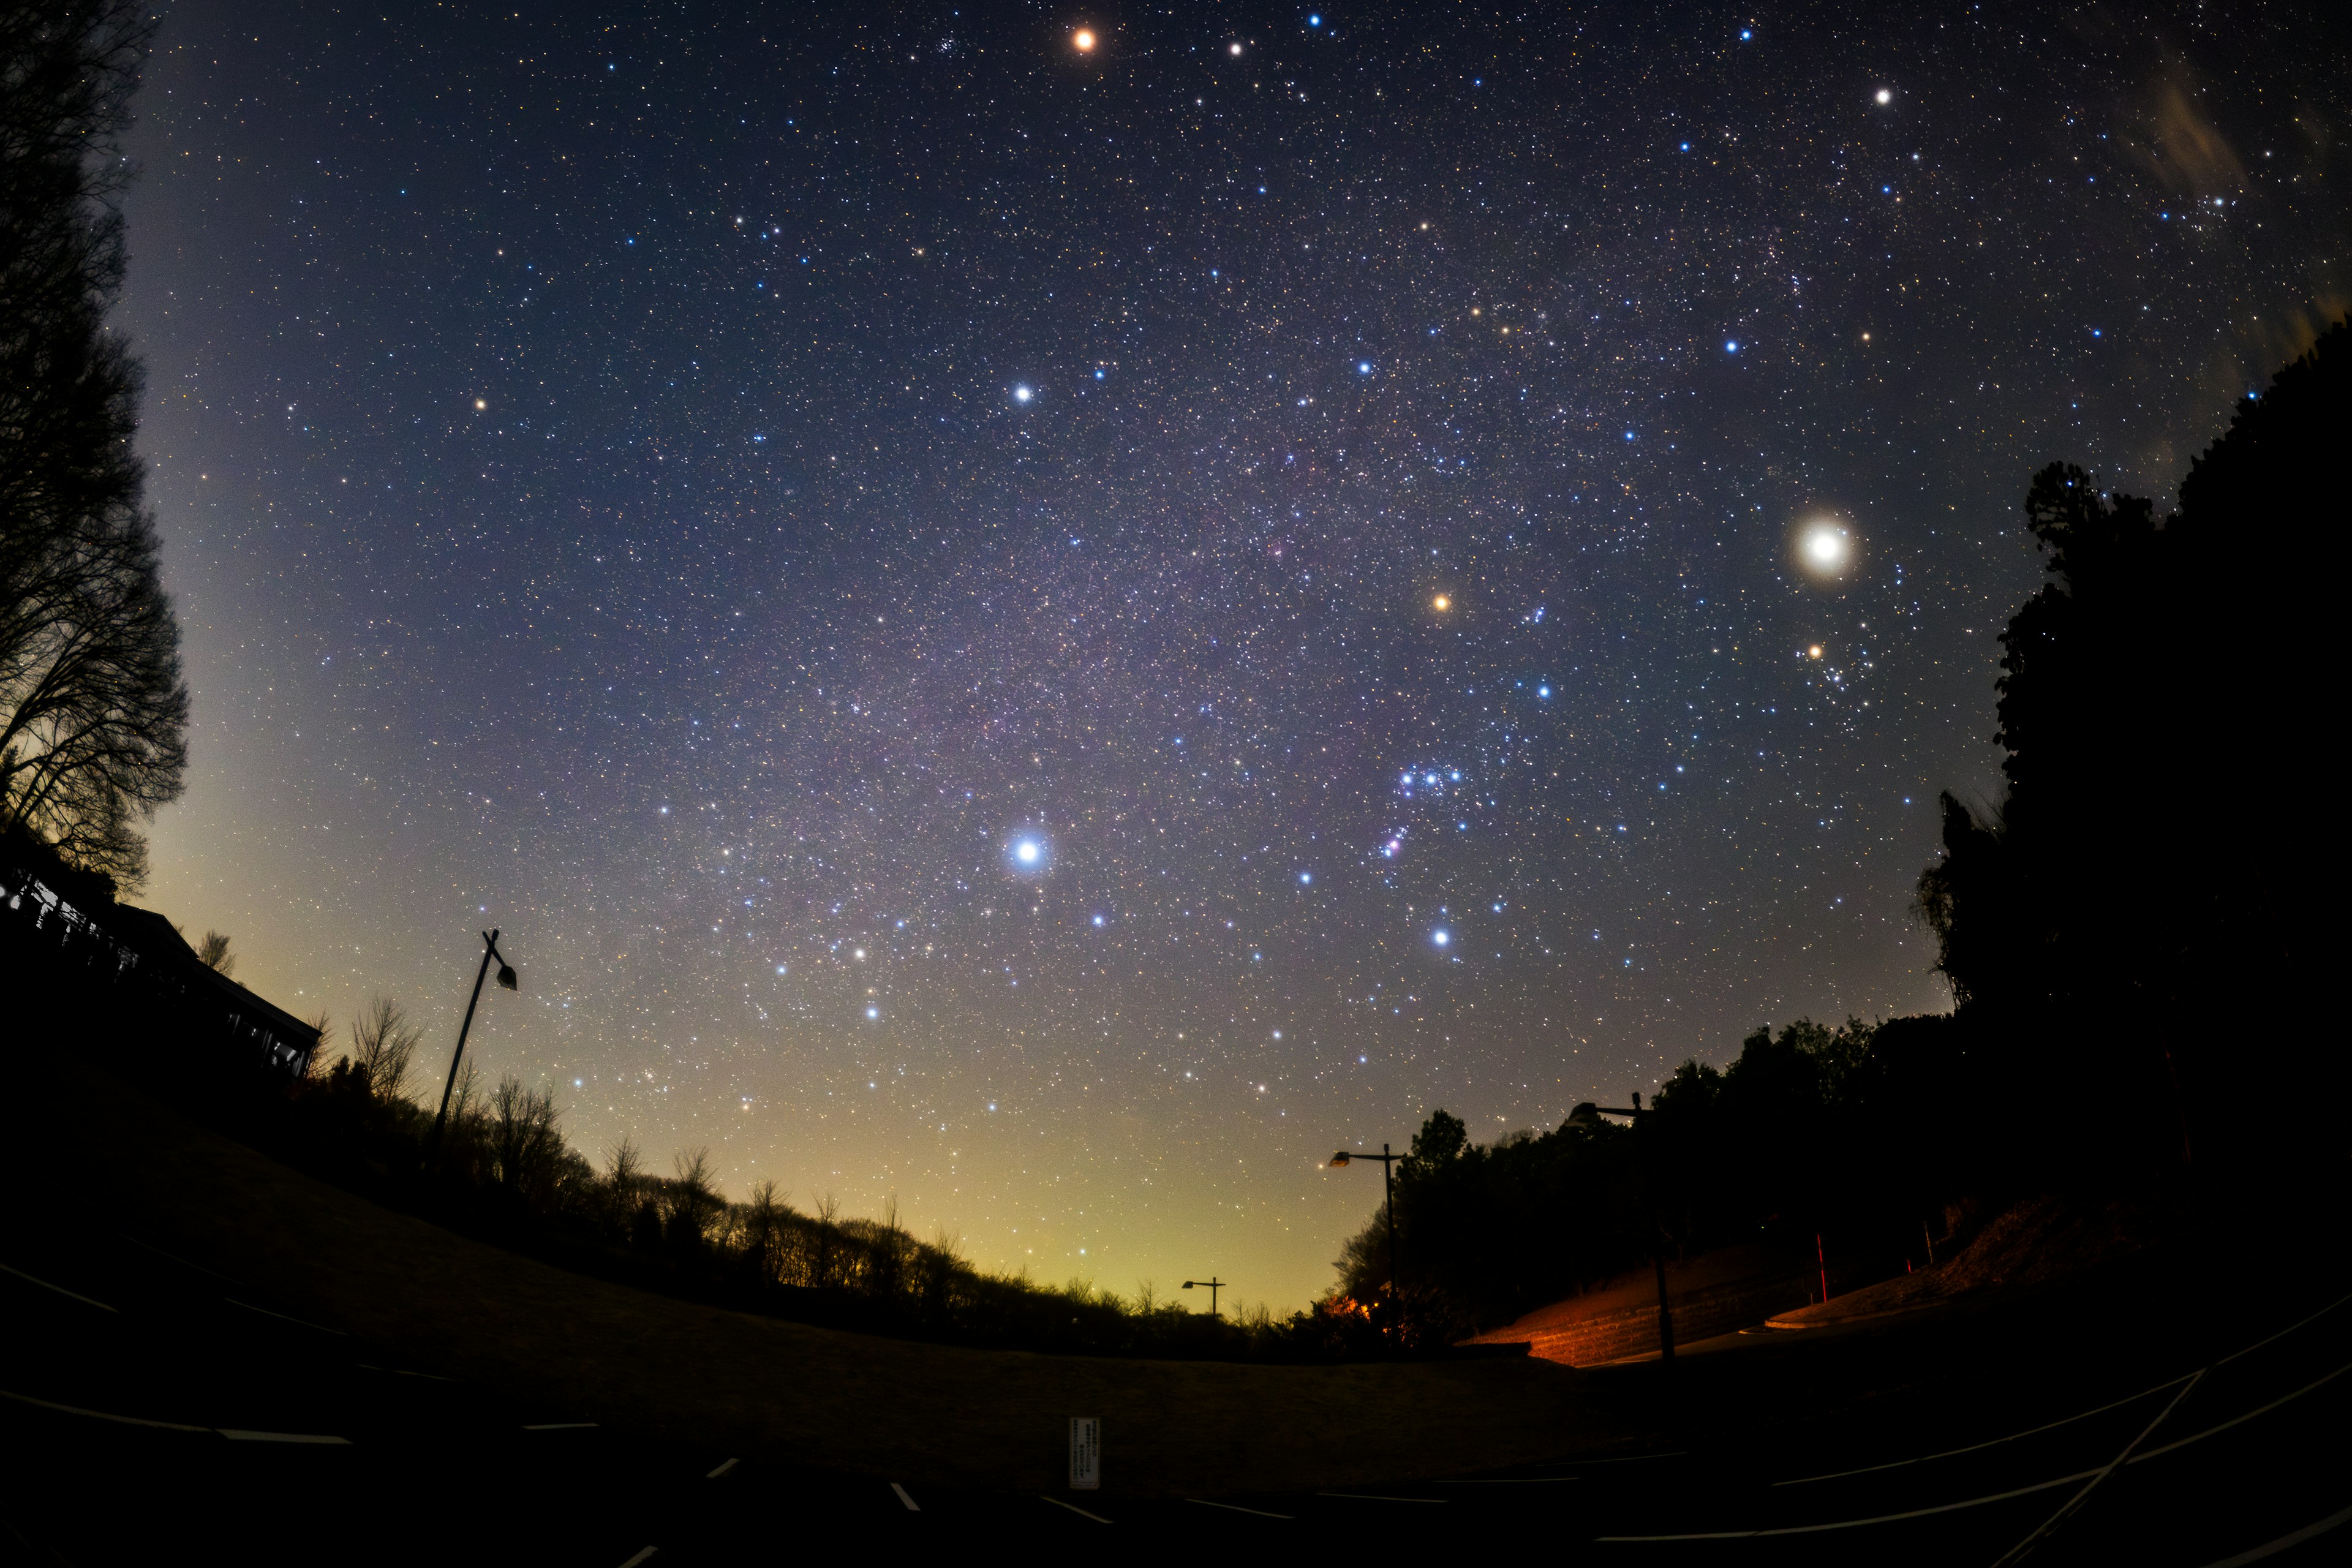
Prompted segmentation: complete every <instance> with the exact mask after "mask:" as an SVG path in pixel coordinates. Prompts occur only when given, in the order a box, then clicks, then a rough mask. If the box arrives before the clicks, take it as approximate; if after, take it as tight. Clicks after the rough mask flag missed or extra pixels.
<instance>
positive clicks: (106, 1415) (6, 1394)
mask: <svg viewBox="0 0 2352 1568" xmlns="http://www.w3.org/2000/svg"><path fill="white" fill-rule="evenodd" d="M0 1398H5V1399H14V1400H16V1401H18V1402H19V1403H21V1404H25V1405H39V1406H40V1407H41V1408H42V1409H44V1410H62V1411H64V1412H65V1413H66V1414H67V1415H87V1416H89V1417H90V1418H91V1419H92V1420H96V1421H113V1422H118V1423H120V1424H121V1425H122V1426H157V1427H161V1428H162V1429H163V1430H164V1431H166V1432H210V1431H213V1430H214V1428H213V1427H210V1426H189V1425H188V1424H187V1423H186V1422H184V1421H150V1420H148V1419H146V1418H145V1417H144V1416H141V1415H115V1414H113V1413H112V1412H111V1411H106V1410H85V1409H83V1408H82V1407H81V1406H80V1405H59V1404H58V1402H57V1401H56V1400H54V1399H36V1398H34V1397H33V1396H32V1395H31V1394H16V1393H12V1392H11V1391H9V1390H8V1389H5V1388H0Z"/></svg>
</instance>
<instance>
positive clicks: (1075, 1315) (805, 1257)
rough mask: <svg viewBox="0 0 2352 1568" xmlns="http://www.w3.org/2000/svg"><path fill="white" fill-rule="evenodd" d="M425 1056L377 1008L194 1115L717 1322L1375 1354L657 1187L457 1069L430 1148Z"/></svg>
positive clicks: (532, 1090)
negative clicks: (682, 1301) (337, 1040)
mask: <svg viewBox="0 0 2352 1568" xmlns="http://www.w3.org/2000/svg"><path fill="white" fill-rule="evenodd" d="M320 1023H321V1025H322V1026H324V1025H326V1023H327V1020H325V1019H323V1018H322V1019H320ZM421 1045H422V1037H421V1035H420V1034H419V1032H418V1031H417V1029H416V1028H415V1026H414V1025H413V1024H412V1023H411V1022H410V1021H409V1018H408V1016H407V1014H406V1012H405V1010H404V1009H403V1008H402V1007H401V1006H400V1005H398V1004H397V1003H395V1002H394V1001H392V1000H390V999H387V998H382V997H379V998H377V999H376V1000H374V1001H373V1002H372V1003H371V1004H370V1005H368V1006H367V1007H366V1008H365V1009H364V1010H362V1013H361V1014H360V1016H358V1017H356V1018H354V1019H353V1020H352V1022H351V1025H350V1032H349V1046H348V1048H347V1049H345V1050H343V1051H341V1053H336V1052H333V1051H331V1050H330V1049H328V1048H326V1047H323V1046H322V1047H321V1049H320V1052H319V1053H318V1054H317V1055H316V1056H315V1057H314V1058H313V1065H312V1068H311V1071H310V1074H309V1076H308V1077H306V1078H305V1079H303V1080H302V1081H301V1082H299V1083H298V1084H295V1085H293V1086H292V1087H291V1088H290V1089H284V1090H280V1091H278V1092H277V1093H274V1094H269V1095H262V1096H255V1095H252V1094H249V1093H247V1094H234V1095H230V1094H222V1095H215V1096H213V1097H211V1098H210V1099H209V1100H207V1101H206V1102H205V1104H204V1106H203V1109H205V1110H206V1111H207V1113H208V1117H209V1119H212V1120H215V1121H225V1122H226V1125H227V1126H228V1127H229V1129H230V1130H231V1131H235V1132H236V1133H237V1134H238V1135H239V1136H240V1137H243V1138H245V1139H246V1140H247V1141H248V1142H252V1143H254V1144H256V1145H257V1146H258V1147H261V1148H263V1149H264V1150H266V1151H267V1152H270V1153H273V1154H275V1155H278V1157H280V1158H282V1159H285V1160H287V1161H288V1162H289V1163H292V1164H295V1165H297V1166H298V1167H299V1168H302V1169H305V1170H307V1171H310V1173H314V1174H317V1175H320V1176H322V1177H324V1178H326V1179H328V1180H330V1181H332V1182H334V1183H336V1184H340V1185H342V1186H345V1187H347V1188H350V1189H352V1190H353V1191H355V1192H358V1193H360V1194H362V1195H364V1196H367V1197H371V1198H373V1199H375V1200H376V1201H378V1202H382V1203H384V1204H386V1205H390V1206H394V1207H398V1208H403V1209H406V1210H408V1211H410V1212H413V1213H415V1214H418V1215H422V1216H424V1217H426V1218H430V1219H432V1220H435V1221H436V1222H437V1223H440V1224H443V1225H445V1226H448V1227H450V1228H452V1229H455V1230H457V1231H459V1232H461V1233H464V1234H468V1235H472V1236H474V1237H478V1238H480V1239H483V1240H487V1241H491V1242H495V1243H497V1244H499V1245H501V1246H505V1247H510V1248H513V1249H515V1250H519V1251H521V1252H524V1253H527V1254H530V1255H532V1256H536V1257H539V1258H542V1259H544V1260H545V1261H548V1262H551V1263H555V1264H558V1265H560V1266H562V1267H565V1268H572V1269H574V1270H576V1271H579V1272H583V1273H587V1274H592V1275H597V1276H601V1277H604V1278H606V1279H615V1280H619V1281H622V1282H625V1283H628V1284H633V1285H637V1286H640V1287H644V1288H646V1289H656V1290H659V1291H663V1292H665V1293H667V1294H672V1295H678V1296H683V1297H686V1298H688V1299H690V1300H702V1301H707V1302H709V1303H712V1304H715V1305H720V1306H729V1307H735V1308H739V1309H742V1310H752V1311H760V1312H765V1313H769V1314H772V1315H776V1316H782V1317H788V1318H792V1319H795V1320H798V1321H807V1322H814V1323H821V1324H825V1325H829V1326H833V1327H839V1328H848V1329H855V1330H860V1331H869V1332H879V1333H887V1334H894V1335H900V1336H907V1337H915V1338H922V1339H929V1340H938V1341H943V1342H950V1343H956V1344H968V1345H977V1346H988V1347H1000V1348H1014V1349H1024V1350H1034V1351H1047V1352H1061V1353H1079V1354H1101V1355H1148V1356H1162V1357H1165V1356H1175V1357H1203V1358H1215V1359H1228V1360H1233V1359H1240V1360H1257V1359H1266V1360H1298V1359H1324V1358H1328V1357H1329V1356H1332V1355H1339V1354H1346V1353H1350V1352H1352V1351H1355V1350H1367V1351H1376V1350H1377V1349H1378V1348H1379V1342H1378V1340H1377V1336H1366V1335H1363V1334H1361V1333H1355V1334H1352V1335H1351V1334H1350V1332H1349V1328H1348V1326H1347V1325H1344V1324H1341V1325H1339V1326H1338V1327H1337V1328H1336V1329H1335V1328H1332V1327H1330V1326H1328V1325H1326V1324H1325V1323H1323V1322H1322V1321H1320V1320H1318V1318H1317V1317H1316V1315H1314V1314H1311V1313H1300V1314H1297V1315H1295V1316H1293V1317H1292V1318H1289V1319H1276V1317H1275V1316H1274V1315H1273V1314H1272V1313H1271V1312H1270V1311H1269V1310H1267V1309H1265V1307H1263V1306H1260V1307H1257V1308H1255V1309H1254V1310H1235V1309H1233V1308H1228V1309H1227V1310H1226V1311H1225V1313H1224V1314H1223V1316H1211V1315H1209V1314H1208V1313H1205V1312H1202V1311H1201V1310H1199V1309H1198V1308H1197V1307H1195V1306H1193V1305H1192V1304H1190V1303H1189V1301H1187V1300H1184V1299H1181V1298H1173V1299H1171V1296H1170V1295H1167V1294H1163V1293H1161V1292H1160V1290H1158V1289H1156V1288H1155V1287H1154V1286H1153V1285H1151V1284H1150V1283H1144V1284H1141V1285H1139V1286H1138V1288H1137V1289H1136V1290H1135V1291H1134V1292H1133V1293H1131V1294H1129V1295H1125V1296H1122V1295H1119V1294H1118V1293H1116V1292H1114V1291H1110V1290H1107V1289H1100V1288H1098V1287H1097V1286H1095V1285H1094V1284H1092V1283H1091V1282H1089V1281H1087V1280H1084V1279H1071V1280H1068V1281H1066V1282H1065V1283H1062V1284H1058V1285H1056V1284H1049V1283H1045V1282H1042V1281H1038V1280H1035V1279H1031V1278H1029V1277H1028V1276H1027V1275H1026V1274H1025V1273H1024V1274H1021V1275H1015V1276H1006V1275H1002V1274H994V1273H991V1272H989V1271H987V1270H984V1269H982V1268H978V1267H977V1266H975V1265H974V1264H973V1263H972V1262H971V1260H970V1259H968V1258H965V1257H964V1256H963V1253H962V1250H961V1247H960V1246H959V1244H958V1242H957V1240H956V1238H954V1237H951V1236H949V1235H947V1234H945V1233H941V1234H939V1235H936V1236H933V1237H930V1238H929V1239H923V1238H920V1237H917V1236H915V1235H914V1234H912V1233H911V1232H910V1231H909V1230H908V1228H907V1226H905V1224H904V1223H903V1222H902V1220H901V1219H900V1217H899V1215H898V1207H897V1205H896V1203H895V1201H894V1202H892V1203H891V1204H889V1205H886V1206H885V1208H884V1210H883V1212H882V1214H881V1215H878V1216H877V1217H873V1218H864V1217H858V1216H853V1215H845V1214H843V1213H842V1211H841V1205H840V1204H839V1203H838V1201H837V1200H835V1198H834V1197H832V1196H831V1195H829V1194H813V1195H811V1197H810V1198H809V1200H808V1202H807V1204H806V1205H805V1206H795V1205H793V1203H792V1202H790V1201H789V1198H788V1194H785V1193H784V1192H783V1191H782V1188H781V1187H780V1186H779V1185H778V1184H776V1183H775V1182H773V1181H761V1182H758V1183H755V1184H752V1186H751V1189H750V1191H749V1192H748V1194H745V1195H744V1196H743V1197H741V1198H730V1197H729V1196H727V1195H726V1194H724V1193H723V1192H722V1191H721V1190H720V1187H719V1181H718V1178H717V1175H716V1173H715V1172H714V1170H713V1167H712V1164H711V1161H710V1155H709V1150H708V1149H688V1150H682V1151H680V1152H677V1153H676V1154H674V1155H673V1156H672V1158H671V1162H670V1166H669V1169H668V1170H667V1172H666V1173H665V1172H662V1171H659V1170H656V1169H655V1168H654V1167H653V1166H652V1164H651V1163H649V1161H648V1160H647V1158H646V1155H645V1154H644V1152H642V1151H641V1150H640V1149H639V1148H638V1146H637V1145H636V1144H635V1142H632V1141H630V1140H627V1139H624V1140H622V1141H621V1142H618V1143H615V1144H614V1145H612V1146H611V1147H609V1148H607V1149H604V1151H602V1152H601V1156H600V1158H598V1159H595V1160H591V1159H590V1158H589V1157H588V1156H587V1155H586V1154H583V1152H580V1151H579V1150H578V1149H576V1148H574V1147H573V1146H572V1143H571V1142H570V1141H569V1140H568V1139H567V1138H566V1136H565V1134H564V1131H563V1128H562V1116H561V1114H560V1111H559V1109H558V1107H557V1105H556V1102H555V1097H554V1095H553V1093H552V1092H551V1090H550V1089H546V1088H544V1087H532V1086H530V1085H528V1084H526V1083H524V1082H523V1081H522V1080H521V1079H518V1078H516V1077H514V1076H513V1075H511V1074H508V1075H503V1076H501V1077H500V1078H499V1079H498V1080H497V1081H496V1082H495V1083H492V1082H488V1081H486V1080H485V1079H484V1078H483V1076H482V1075H481V1074H479V1073H478V1071H477V1070H476V1069H475V1068H474V1067H473V1066H472V1065H471V1064H470V1063H469V1064H467V1066H465V1067H464V1068H461V1069H460V1070H459V1073H458V1076H457V1081H456V1083H455V1084H454V1086H452V1087H451V1089H450V1090H449V1096H450V1103H449V1113H448V1118H447V1122H446V1130H445V1131H444V1134H443V1137H442V1140H441V1142H440V1143H439V1145H438V1146H437V1147H436V1146H435V1145H434V1144H433V1142H432V1136H431V1134H432V1125H433V1121H434V1113H433V1110H430V1109H428V1108H427V1107H426V1106H425V1105H422V1104H420V1103H419V1102H418V1101H417V1100H416V1099H415V1098H414V1097H413V1094H412V1090H414V1089H416V1088H417V1087H418V1085H417V1084H416V1082H415V1077H416V1068H417V1060H416V1058H417V1053H418V1050H419V1049H420V1047H421ZM422 1087H423V1088H424V1089H426V1090H427V1091H428V1092H429V1091H430V1090H431V1089H433V1088H434V1087H435V1086H433V1085H431V1084H425V1085H424V1086H422ZM183 1102H184V1103H186V1102H187V1101H186V1099H185V1097H183Z"/></svg>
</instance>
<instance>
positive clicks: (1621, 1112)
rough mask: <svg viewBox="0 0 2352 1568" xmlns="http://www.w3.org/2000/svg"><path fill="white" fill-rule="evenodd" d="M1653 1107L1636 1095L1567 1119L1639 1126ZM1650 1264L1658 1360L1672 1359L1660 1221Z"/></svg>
mask: <svg viewBox="0 0 2352 1568" xmlns="http://www.w3.org/2000/svg"><path fill="white" fill-rule="evenodd" d="M1656 1109H1657V1107H1656V1106H1655V1105H1652V1106H1651V1107H1650V1108H1649V1110H1643V1106H1642V1097H1641V1096H1640V1095H1639V1094H1636V1095H1635V1096H1633V1104H1632V1105H1629V1106H1616V1105H1580V1106H1578V1107H1577V1108H1576V1110H1574V1111H1570V1113H1569V1119H1570V1121H1574V1120H1575V1119H1576V1117H1577V1115H1578V1114H1579V1113H1580V1112H1583V1111H1588V1110H1589V1111H1591V1113H1592V1114H1593V1115H1594V1116H1622V1117H1624V1118H1626V1119H1627V1120H1628V1121H1632V1122H1633V1123H1634V1125H1636V1126H1639V1125H1640V1124H1641V1119H1642V1118H1643V1117H1644V1116H1646V1115H1648V1114H1649V1113H1650V1111H1652V1110H1656ZM1653 1217H1655V1216H1653ZM1650 1266H1651V1268H1654V1269H1655V1270H1656V1271H1657V1276H1658V1359H1659V1360H1660V1361H1672V1360H1674V1359H1675V1310H1674V1308H1673V1307H1672V1306H1671V1305H1669V1304H1668V1302H1667V1300H1666V1227H1665V1225H1664V1222H1663V1221H1660V1222H1659V1223H1658V1235H1657V1239H1655V1240H1654V1241H1653V1242H1652V1243H1651V1244H1650Z"/></svg>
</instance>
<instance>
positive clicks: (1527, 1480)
mask: <svg viewBox="0 0 2352 1568" xmlns="http://www.w3.org/2000/svg"><path fill="white" fill-rule="evenodd" d="M1582 1479H1584V1478H1583V1477H1582V1476H1494V1477H1482V1478H1477V1479H1471V1480H1466V1481H1432V1482H1430V1483H1429V1484H1430V1485H1431V1486H1433V1487H1550V1486H1558V1485H1559V1484H1560V1483H1561V1482H1563V1481H1580V1480H1582Z"/></svg>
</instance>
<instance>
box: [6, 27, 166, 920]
mask: <svg viewBox="0 0 2352 1568" xmlns="http://www.w3.org/2000/svg"><path fill="white" fill-rule="evenodd" d="M152 34H153V24H152V20H151V19H150V17H149V16H148V14H147V12H146V9H145V8H144V7H143V6H141V5H134V4H130V3H127V0H95V3H83V4H76V3H74V0H50V3H47V4H30V5H27V4H8V5H0V828H5V827H8V826H24V827H26V828H28V829H29V830H31V831H33V832H35V833H37V834H38V835H39V836H41V837H43V838H45V839H47V841H48V842H50V843H51V844H53V845H55V846H56V847H57V848H58V851H59V852H60V853H61V854H63V855H64V856H65V857H66V858H68V859H70V860H72V861H74V862H76V863H77V864H79V865H80V866H82V867H84V868H88V869H90V870H97V871H103V872H105V873H107V874H109V875H110V876H112V877H114V878H115V879H116V880H118V881H119V882H122V883H124V884H126V885H129V884H135V883H136V882H137V881H138V880H139V879H140V878H141V876H142V873H143V870H144V868H145V860H146V847H145V843H144V840H143V838H142V835H141V832H140V826H141V824H142V823H143V822H144V820H145V819H146V818H147V817H148V816H150V815H152V813H153V811H154V810H155V808H156V807H157V806H159V805H163V804H164V803H165V802H167V801H169V800H172V799H173V798H174V797H175V796H176V795H178V794H179V793H180V789H181V784H182V775H183V773H184V772H185V769H186V766H187V745H186V736H185V731H186V727H187V717H188V689H187V686H186V684H185V682H184V681H183V680H182V679H181V674H180V630H179V624H178V622H177V620H176V619H175V618H174V617H173V614H172V606H171V604H170V602H169V600H167V599H166V598H165V596H164V595H163V584H162V581H161V578H160V575H159V574H158V570H157V554H158V549H159V546H158V543H157V541H156V537H155V525H154V519H153V516H152V513H151V512H150V511H149V510H147V509H146V507H145V505H144V504H143V502H142V468H141V466H140V463H139V460H138V458H137V456H136V454H135V453H134V452H133V451H132V449H131V437H132V435H133V434H134V432H135V430H136V427H137V425H138V404H139V394H140V386H141V370H140V366H139V363H138V362H137V361H136V360H135V359H134V358H133V357H132V356H131V353H130V350H129V349H128V347H127V346H126V345H125V344H124V342H122V340H121V338H120V337H118V336H117V335H115V334H113V333H111V332H110V331H108V330H107V328H106V325H105V319H106V313H107V311H108V310H109V309H110V307H111V306H112V304H113V302H114V300H115V298H116V296H117V294H118V293H119V291H120V289H121V283H122V273H123V243H122V216H121V210H120V208H119V206H118V205H116V202H117V198H118V197H119V196H120V195H121V191H122V188H123V185H124V184H125V182H126V181H127V180H128V178H129V175H130V168H129V165H128V163H125V162H124V160H123V159H122V157H121V137H122V133H123V132H124V130H125V129H126V128H127V127H128V125H129V124H130V109H129V105H130V100H131V92H132V89H134V88H135V87H136V86H137V82H138V73H139V69H140V67H141V65H142V62H143V61H144V59H145V58H146V53H147V47H148V42H149V40H150V39H151V37H152Z"/></svg>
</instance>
